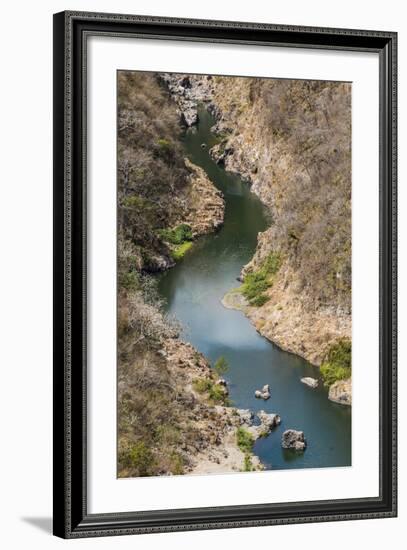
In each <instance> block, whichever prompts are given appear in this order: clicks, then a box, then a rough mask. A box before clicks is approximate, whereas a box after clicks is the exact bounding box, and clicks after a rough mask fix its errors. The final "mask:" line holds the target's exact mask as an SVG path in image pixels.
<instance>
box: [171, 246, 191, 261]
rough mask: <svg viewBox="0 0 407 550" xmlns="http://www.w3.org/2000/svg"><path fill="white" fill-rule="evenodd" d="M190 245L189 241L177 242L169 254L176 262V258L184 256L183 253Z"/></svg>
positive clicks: (179, 258)
mask: <svg viewBox="0 0 407 550" xmlns="http://www.w3.org/2000/svg"><path fill="white" fill-rule="evenodd" d="M191 247H192V243H191V241H186V242H184V243H182V244H179V245H178V246H177V248H175V250H172V251H171V256H172V257H173V259H174V260H175V261H176V262H177V261H178V260H181V258H183V257H184V256H185V254H186V253H187V252H188V250H189V249H190V248H191Z"/></svg>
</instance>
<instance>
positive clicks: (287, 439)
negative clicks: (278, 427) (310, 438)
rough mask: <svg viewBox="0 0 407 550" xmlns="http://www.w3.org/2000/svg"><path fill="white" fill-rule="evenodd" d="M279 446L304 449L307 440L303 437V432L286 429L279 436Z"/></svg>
mask: <svg viewBox="0 0 407 550" xmlns="http://www.w3.org/2000/svg"><path fill="white" fill-rule="evenodd" d="M281 446H282V448H283V449H294V450H295V451H304V450H305V448H306V446H307V442H306V440H305V437H304V432H301V431H299V430H286V431H285V432H284V433H283V437H282V438H281Z"/></svg>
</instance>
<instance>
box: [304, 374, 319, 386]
mask: <svg viewBox="0 0 407 550" xmlns="http://www.w3.org/2000/svg"><path fill="white" fill-rule="evenodd" d="M301 382H302V383H303V384H305V385H306V386H309V387H310V388H313V389H315V388H317V387H318V380H317V379H316V378H311V377H310V376H306V377H305V378H301Z"/></svg>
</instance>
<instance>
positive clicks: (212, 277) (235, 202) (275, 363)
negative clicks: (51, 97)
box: [158, 108, 351, 470]
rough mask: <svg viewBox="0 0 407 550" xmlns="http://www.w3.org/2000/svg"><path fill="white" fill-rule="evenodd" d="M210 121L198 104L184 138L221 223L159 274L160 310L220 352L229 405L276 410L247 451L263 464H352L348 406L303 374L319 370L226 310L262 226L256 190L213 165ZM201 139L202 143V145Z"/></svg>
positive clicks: (192, 338) (211, 352)
mask: <svg viewBox="0 0 407 550" xmlns="http://www.w3.org/2000/svg"><path fill="white" fill-rule="evenodd" d="M214 123H215V120H214V119H213V117H212V116H211V115H210V113H209V112H208V111H206V110H205V109H204V108H200V111H199V123H198V125H197V127H196V128H194V129H192V130H188V131H187V133H186V135H185V138H184V147H185V151H186V155H187V156H188V157H189V158H190V160H191V161H192V162H193V163H195V164H197V165H199V166H201V167H202V168H203V169H204V170H205V172H206V173H207V175H208V177H209V178H210V179H211V181H212V182H213V183H214V184H215V185H216V187H217V188H218V189H220V190H221V191H222V192H223V194H224V197H225V202H226V210H225V221H224V225H223V226H222V228H221V230H220V231H219V232H218V233H216V234H211V235H208V236H205V237H201V238H200V239H198V240H197V241H196V242H195V243H194V245H193V247H192V249H191V250H190V251H189V252H188V253H187V254H186V255H185V257H184V258H183V260H181V261H180V262H179V263H177V265H176V266H175V267H174V268H173V269H170V270H168V271H167V272H165V273H164V274H162V275H161V276H160V278H159V285H158V286H159V292H160V294H161V295H162V296H163V298H165V300H166V308H167V311H168V312H169V313H170V314H172V315H174V316H175V317H176V318H177V319H178V320H179V321H180V322H181V323H182V326H183V327H184V329H183V335H182V336H183V338H184V339H185V340H186V341H189V342H190V343H191V344H192V345H193V346H195V347H196V349H198V350H199V351H200V352H202V353H203V354H204V355H205V356H206V357H207V358H208V359H209V360H210V361H211V362H212V363H213V362H215V361H216V359H218V358H219V357H220V356H224V357H225V358H226V359H227V361H228V363H229V371H228V373H227V374H226V375H225V378H226V380H227V381H228V386H229V391H230V398H231V400H232V404H233V405H234V406H236V407H238V408H244V409H246V408H248V409H251V410H253V411H254V412H256V411H258V410H260V409H263V410H265V411H266V412H270V413H271V412H273V413H277V414H279V415H280V416H281V424H280V426H278V428H276V429H275V430H273V432H272V433H271V434H270V435H269V436H268V437H266V438H261V439H259V440H258V441H257V442H256V443H255V446H254V453H255V454H256V455H257V456H259V458H260V459H261V461H262V462H263V464H264V465H265V467H266V468H267V469H269V468H271V467H272V469H273V470H274V469H286V468H321V467H327V466H331V467H333V466H350V465H351V408H350V407H345V406H342V405H338V404H336V403H332V402H331V401H329V400H328V397H327V390H326V389H325V388H323V386H322V384H320V385H319V387H318V388H317V389H311V388H309V387H308V386H306V385H304V384H303V383H301V382H300V378H302V377H304V376H312V377H314V378H319V369H318V368H317V367H314V366H312V365H311V364H310V363H308V362H307V361H305V360H304V359H302V358H301V357H298V356H296V355H294V354H291V353H287V352H285V351H282V350H281V349H279V348H278V347H277V346H276V345H274V344H273V343H272V342H270V341H269V340H267V339H266V338H264V337H262V336H260V335H259V334H258V332H257V331H256V330H255V328H254V326H253V325H252V324H251V322H250V321H249V319H248V318H247V317H246V316H245V315H244V314H243V313H242V312H240V311H235V310H231V309H225V308H224V307H223V306H222V304H221V299H222V297H223V296H224V294H225V293H226V292H227V291H229V290H230V289H232V288H234V287H236V286H238V284H239V283H238V282H237V280H236V278H237V277H238V276H239V274H240V271H241V268H242V266H243V265H244V264H246V263H247V262H248V261H249V260H250V259H251V258H252V256H253V254H254V251H255V248H256V243H257V234H258V232H259V231H264V230H265V229H266V228H267V226H268V225H269V222H268V219H267V212H266V210H265V208H264V207H263V205H262V203H261V202H260V200H259V199H258V197H257V196H256V195H255V194H254V193H252V192H251V191H250V189H249V187H248V186H247V185H246V184H245V183H244V182H242V180H241V179H240V178H239V177H238V176H236V175H233V174H231V173H228V172H226V171H225V170H224V169H223V168H222V167H220V166H218V165H217V164H216V163H215V162H214V161H213V160H212V158H211V157H210V155H209V149H210V147H211V146H212V145H214V144H215V143H216V138H215V137H214V136H213V134H212V133H211V132H210V128H211V126H213V124H214ZM202 143H205V144H206V147H205V148H203V147H201V144H202ZM264 384H270V388H271V398H270V399H269V400H268V401H263V400H261V399H260V400H259V399H256V398H255V397H254V392H255V390H256V389H261V388H262V386H263V385H264ZM288 428H293V429H297V430H303V431H304V435H305V438H306V440H307V443H308V447H307V449H306V450H305V452H304V453H296V452H293V451H287V450H283V449H282V448H281V445H280V442H281V436H282V433H283V431H284V430H286V429H288Z"/></svg>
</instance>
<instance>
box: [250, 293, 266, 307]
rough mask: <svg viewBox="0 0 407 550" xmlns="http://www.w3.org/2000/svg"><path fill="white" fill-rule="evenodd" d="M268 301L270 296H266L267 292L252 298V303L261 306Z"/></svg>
mask: <svg viewBox="0 0 407 550" xmlns="http://www.w3.org/2000/svg"><path fill="white" fill-rule="evenodd" d="M268 301H269V297H268V296H266V294H259V295H258V296H256V297H255V298H253V299H252V300H251V302H250V305H252V306H256V307H261V306H264V304H265V303H266V302H268Z"/></svg>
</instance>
